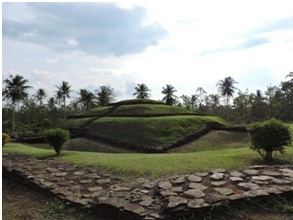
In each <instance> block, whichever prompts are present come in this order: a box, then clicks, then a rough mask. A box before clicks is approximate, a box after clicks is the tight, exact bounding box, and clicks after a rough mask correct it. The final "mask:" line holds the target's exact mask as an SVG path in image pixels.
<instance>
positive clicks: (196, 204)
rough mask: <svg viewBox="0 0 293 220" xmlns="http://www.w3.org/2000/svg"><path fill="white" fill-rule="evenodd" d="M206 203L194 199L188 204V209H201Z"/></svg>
mask: <svg viewBox="0 0 293 220" xmlns="http://www.w3.org/2000/svg"><path fill="white" fill-rule="evenodd" d="M204 203H205V201H204V200H203V199H192V200H190V201H189V202H188V203H187V207H188V208H191V209H196V208H200V207H201V206H202V204H204Z"/></svg>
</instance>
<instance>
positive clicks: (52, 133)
mask: <svg viewBox="0 0 293 220" xmlns="http://www.w3.org/2000/svg"><path fill="white" fill-rule="evenodd" d="M44 136H45V138H46V140H47V142H48V143H49V144H50V146H51V147H53V148H54V150H55V152H56V154H57V155H58V156H59V155H60V154H61V149H62V146H63V144H64V143H65V142H66V141H68V140H69V138H70V133H69V131H67V130H63V129H60V128H56V129H50V130H47V131H45V132H44Z"/></svg>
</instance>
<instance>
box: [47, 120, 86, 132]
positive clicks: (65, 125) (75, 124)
mask: <svg viewBox="0 0 293 220" xmlns="http://www.w3.org/2000/svg"><path fill="white" fill-rule="evenodd" d="M88 120H91V118H78V119H64V120H61V121H59V122H58V123H57V124H55V125H54V126H52V127H54V128H62V129H67V130H68V129H70V128H79V127H80V126H82V125H84V124H85V123H86V122H87V121H88Z"/></svg>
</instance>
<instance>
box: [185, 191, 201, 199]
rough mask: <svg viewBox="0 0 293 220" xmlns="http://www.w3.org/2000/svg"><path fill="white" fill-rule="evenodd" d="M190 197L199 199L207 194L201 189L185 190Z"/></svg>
mask: <svg viewBox="0 0 293 220" xmlns="http://www.w3.org/2000/svg"><path fill="white" fill-rule="evenodd" d="M184 195H186V196H187V197H188V198H192V199H199V198H202V197H204V196H205V193H204V192H203V191H201V190H199V189H190V190H187V191H185V192H184Z"/></svg>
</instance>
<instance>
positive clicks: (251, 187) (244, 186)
mask: <svg viewBox="0 0 293 220" xmlns="http://www.w3.org/2000/svg"><path fill="white" fill-rule="evenodd" d="M238 186H239V187H240V188H241V189H244V190H254V189H259V188H260V187H259V186H258V185H257V184H254V183H239V184H238Z"/></svg>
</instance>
